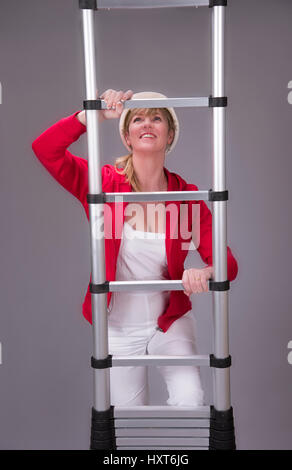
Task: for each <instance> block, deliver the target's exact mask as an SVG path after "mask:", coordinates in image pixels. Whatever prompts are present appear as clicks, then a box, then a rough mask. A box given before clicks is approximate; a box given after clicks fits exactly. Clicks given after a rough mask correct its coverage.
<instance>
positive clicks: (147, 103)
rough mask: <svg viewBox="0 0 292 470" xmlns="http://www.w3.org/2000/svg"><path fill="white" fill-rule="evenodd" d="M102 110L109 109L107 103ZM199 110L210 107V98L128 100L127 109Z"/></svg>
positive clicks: (104, 103) (125, 103)
mask: <svg viewBox="0 0 292 470" xmlns="http://www.w3.org/2000/svg"><path fill="white" fill-rule="evenodd" d="M101 103H102V109H107V105H106V102H105V101H104V100H101ZM193 107H194V108H197V107H204V108H206V107H209V97H208V96H201V97H194V98H149V99H140V100H126V101H125V102H124V108H125V109H133V108H193Z"/></svg>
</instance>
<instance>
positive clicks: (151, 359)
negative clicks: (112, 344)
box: [112, 355, 210, 367]
mask: <svg viewBox="0 0 292 470" xmlns="http://www.w3.org/2000/svg"><path fill="white" fill-rule="evenodd" d="M174 364H175V365H180V366H186V365H198V366H210V356H199V355H193V356H161V355H160V356H158V355H157V356H152V355H146V356H136V355H135V356H112V365H113V366H114V367H124V366H129V365H134V366H136V365H147V366H157V365H164V366H169V365H174Z"/></svg>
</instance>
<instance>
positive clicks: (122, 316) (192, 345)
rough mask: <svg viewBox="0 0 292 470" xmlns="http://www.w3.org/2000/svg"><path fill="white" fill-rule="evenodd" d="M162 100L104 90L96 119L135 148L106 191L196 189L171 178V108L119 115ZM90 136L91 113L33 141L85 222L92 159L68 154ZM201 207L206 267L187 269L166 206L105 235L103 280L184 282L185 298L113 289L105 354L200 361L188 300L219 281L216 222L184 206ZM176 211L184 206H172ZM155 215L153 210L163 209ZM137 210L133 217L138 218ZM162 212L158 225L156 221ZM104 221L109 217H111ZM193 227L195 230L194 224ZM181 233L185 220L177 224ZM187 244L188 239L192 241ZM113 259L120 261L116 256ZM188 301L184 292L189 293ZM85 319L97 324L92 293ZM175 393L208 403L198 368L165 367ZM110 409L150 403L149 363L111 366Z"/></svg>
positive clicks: (231, 274) (106, 175) (178, 398)
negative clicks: (130, 103) (113, 126)
mask: <svg viewBox="0 0 292 470" xmlns="http://www.w3.org/2000/svg"><path fill="white" fill-rule="evenodd" d="M162 97H165V96H164V95H161V94H157V93H152V92H143V93H137V94H135V95H133V92H132V90H128V91H127V92H124V91H115V90H107V91H105V92H104V93H103V94H102V95H101V98H102V99H103V100H105V101H106V103H107V109H106V110H100V111H99V120H100V122H102V121H103V120H106V119H114V118H120V124H119V129H120V135H121V138H122V141H123V143H124V144H125V146H126V147H127V149H128V150H129V151H130V153H129V154H128V155H126V156H124V157H120V158H118V159H117V160H116V162H115V165H114V166H113V165H104V167H103V168H102V190H103V192H124V191H173V190H178V191H180V190H197V189H198V188H197V186H195V185H192V184H187V183H186V182H185V181H184V180H183V179H182V178H181V177H180V176H179V175H177V174H175V173H171V172H169V171H168V170H167V169H166V168H165V166H164V161H165V155H166V154H167V153H169V152H170V151H171V150H172V149H173V148H174V146H175V144H176V141H177V138H178V134H179V123H178V120H177V116H176V114H175V112H174V110H173V109H172V108H160V109H132V110H128V109H123V102H124V101H125V100H127V99H142V98H162ZM85 131H86V118H85V111H81V112H77V113H74V114H73V115H72V116H69V117H68V118H64V119H62V120H61V121H59V122H57V123H56V124H54V125H53V126H52V127H50V128H49V129H48V130H46V131H45V132H44V133H43V134H42V135H41V136H40V137H39V138H38V139H36V140H35V142H34V143H33V150H34V152H35V153H36V155H37V157H38V158H39V160H40V161H41V162H42V164H43V165H44V166H45V167H46V168H47V170H48V171H49V172H50V173H51V175H52V176H53V177H54V178H55V179H57V181H59V183H60V184H62V186H64V187H65V188H66V189H67V190H68V191H70V192H71V193H72V194H73V195H74V196H76V197H77V198H78V199H79V200H80V201H81V202H82V204H83V206H84V208H85V211H86V214H87V218H89V214H88V205H87V201H86V195H87V193H88V167H87V161H86V160H84V159H81V158H79V157H76V156H74V155H72V154H71V153H70V152H69V151H68V150H67V147H68V146H69V145H70V144H72V143H73V142H74V141H75V140H77V139H78V138H79V136H80V135H81V134H82V133H83V132H85ZM194 204H199V206H196V207H200V227H199V230H200V244H199V246H198V251H199V253H200V255H201V257H202V259H203V261H205V262H206V264H207V266H206V267H205V268H203V269H196V268H192V269H186V270H185V269H184V267H183V263H184V260H185V257H186V255H187V250H186V249H183V248H182V246H183V244H182V241H183V240H182V235H181V234H180V233H179V235H178V237H172V238H173V239H171V235H173V233H174V232H172V228H171V222H169V218H168V219H167V217H166V212H167V209H168V208H169V204H168V203H167V202H166V203H163V202H159V203H153V202H151V203H147V202H146V203H135V204H125V211H124V214H123V224H122V236H121V240H120V241H118V240H117V239H115V235H114V237H113V239H107V237H106V236H105V254H106V277H107V280H109V281H113V280H154V279H182V283H183V287H184V289H185V290H184V291H171V292H149V293H141V292H115V293H113V295H112V293H109V294H108V313H109V315H108V327H109V329H108V334H109V353H110V354H112V355H143V354H151V355H161V354H163V355H186V356H188V355H193V354H196V353H197V351H196V340H195V335H196V331H195V330H196V328H195V319H194V317H193V314H192V311H191V302H190V300H189V296H190V295H191V294H192V293H200V292H207V291H208V284H207V281H208V280H209V279H210V278H211V277H212V276H213V267H212V216H211V213H210V210H209V209H208V207H207V206H206V204H205V203H204V202H203V201H190V202H189V203H188V212H187V214H188V216H190V214H191V213H192V212H191V210H192V208H193V207H194ZM174 206H175V207H182V206H179V205H177V206H176V205H175V204H174ZM158 207H159V211H158V212H157V208H158ZM133 213H134V216H133ZM157 214H158V219H157V217H156V215H157ZM105 223H106V220H105ZM187 223H188V227H189V228H191V229H192V227H190V224H192V220H191V217H188V222H187ZM177 226H180V222H178V225H177ZM188 241H189V242H190V240H188ZM114 253H115V255H114ZM227 267H228V279H229V280H230V281H232V280H233V279H235V277H236V275H237V270H238V268H237V262H236V260H235V258H234V256H233V254H232V252H231V250H230V248H229V247H227ZM184 294H186V295H184ZM83 314H84V316H85V317H86V318H87V319H88V320H89V321H91V318H92V316H91V315H92V312H91V299H90V292H89V288H88V290H87V294H86V298H85V301H84V304H83ZM158 369H159V371H160V372H161V374H162V376H163V378H164V380H165V382H166V385H167V390H168V394H169V398H168V400H167V404H168V405H177V406H188V405H190V406H200V405H202V404H203V403H204V398H203V390H202V386H201V381H200V375H199V370H198V368H197V367H195V366H159V367H158ZM110 379H111V403H112V405H118V406H133V405H146V404H148V392H149V391H148V382H147V366H143V367H142V366H139V367H112V368H110Z"/></svg>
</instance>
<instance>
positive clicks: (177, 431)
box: [115, 427, 210, 439]
mask: <svg viewBox="0 0 292 470" xmlns="http://www.w3.org/2000/svg"><path fill="white" fill-rule="evenodd" d="M115 436H116V437H128V438H135V439H136V438H139V437H209V436H210V431H209V429H208V428H202V429H201V428H186V429H184V428H171V427H167V428H166V427H165V428H155V429H152V428H144V427H143V428H142V427H140V428H135V429H133V428H132V429H131V428H130V429H128V428H116V430H115Z"/></svg>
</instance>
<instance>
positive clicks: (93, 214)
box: [79, 0, 235, 450]
mask: <svg viewBox="0 0 292 470" xmlns="http://www.w3.org/2000/svg"><path fill="white" fill-rule="evenodd" d="M136 3H137V4H135V2H134V1H133V0H79V8H80V9H81V11H82V24H83V42H84V60H85V79H86V100H85V101H84V109H85V110H86V121H87V143H88V178H89V194H88V195H87V201H88V203H89V216H90V217H89V218H90V243H91V275H92V282H91V284H90V292H91V301H92V317H93V318H92V324H93V356H92V358H91V365H92V367H93V371H94V404H93V407H92V421H91V443H90V449H117V450H119V449H120V450H124V449H146V450H148V449H235V434H234V423H233V409H232V407H231V403H230V366H231V357H230V355H229V341H228V290H229V288H230V285H229V281H228V280H227V219H226V210H227V200H228V191H227V190H226V188H225V107H226V106H227V97H226V96H224V21H225V7H226V6H227V0H149V1H147V0H139V1H138V0H137V2H136ZM182 6H195V7H199V6H207V7H209V8H211V11H212V65H213V69H212V75H213V77H212V95H210V96H208V97H190V98H170V99H163V100H160V99H149V100H145V99H144V100H127V101H126V102H125V103H124V107H125V108H153V107H157V108H158V107H190V106H191V107H197V106H199V107H210V108H212V110H213V189H210V190H208V191H189V192H187V191H176V192H175V191H174V192H167V191H165V192H159V193H151V192H132V193H127V192H125V193H103V192H102V181H101V164H100V149H99V147H100V135H99V122H98V111H97V110H100V109H106V103H105V101H104V100H102V99H96V90H97V86H96V84H97V81H96V63H95V40H94V12H95V11H96V10H100V9H117V8H120V9H121V8H133V9H134V8H136V9H141V8H158V7H159V8H167V7H182ZM175 200H176V201H177V200H180V201H182V200H184V201H185V200H205V201H211V202H212V250H213V268H214V277H213V280H209V290H211V291H212V293H213V296H212V299H213V318H214V351H213V352H214V354H210V355H209V356H198V355H196V356H188V357H185V356H151V355H145V356H131V357H128V356H111V355H109V353H108V332H107V315H108V313H107V293H108V292H117V291H134V290H137V289H138V290H140V291H141V290H143V291H151V290H156V291H161V290H164V291H166V290H169V291H170V290H184V287H183V285H182V281H181V280H172V281H168V280H166V281H162V280H153V281H147V282H143V281H132V282H128V281H127V282H126V281H124V282H119V281H115V282H108V281H107V280H106V278H105V248H104V238H103V237H104V235H102V236H97V235H96V226H95V225H94V221H95V220H103V219H101V217H103V209H104V204H105V203H107V202H121V201H127V202H137V201H175ZM165 364H167V365H178V364H180V365H197V366H203V365H204V366H209V367H212V370H213V396H214V400H213V401H214V404H213V405H211V406H201V407H190V406H188V407H186V406H184V407H176V406H167V405H166V406H134V407H129V408H128V407H118V406H111V402H110V369H109V368H110V367H121V366H128V365H135V366H136V365H147V366H150V365H165Z"/></svg>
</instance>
